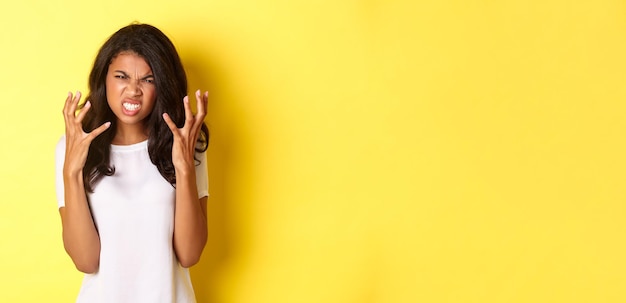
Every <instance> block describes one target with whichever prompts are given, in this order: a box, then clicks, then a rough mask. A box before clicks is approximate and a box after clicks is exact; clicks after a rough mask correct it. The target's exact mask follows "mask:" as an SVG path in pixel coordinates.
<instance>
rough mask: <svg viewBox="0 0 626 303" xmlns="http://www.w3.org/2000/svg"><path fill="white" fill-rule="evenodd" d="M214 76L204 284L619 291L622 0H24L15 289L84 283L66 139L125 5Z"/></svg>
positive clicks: (5, 56)
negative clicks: (64, 156) (64, 177)
mask: <svg viewBox="0 0 626 303" xmlns="http://www.w3.org/2000/svg"><path fill="white" fill-rule="evenodd" d="M135 20H138V21H141V22H146V23H151V24H153V25H156V26H157V27H159V28H160V29H162V30H163V31H164V32H165V33H166V34H167V35H168V36H169V37H171V39H172V40H173V41H174V43H175V44H176V46H177V47H178V49H179V52H180V54H181V56H182V59H183V63H184V64H185V66H186V68H187V70H188V76H189V78H190V90H195V89H196V88H203V89H209V90H210V91H211V100H210V113H209V115H208V117H207V120H206V121H207V123H208V124H209V126H210V128H211V130H212V138H211V146H210V149H209V174H210V180H211V198H210V201H209V202H210V207H209V211H210V215H209V220H210V224H209V225H210V239H209V243H208V245H207V248H206V249H205V252H204V254H203V257H202V260H201V263H200V264H199V265H197V266H196V267H194V268H193V270H192V279H193V283H194V285H195V289H196V293H197V297H198V299H199V301H200V302H220V303H222V302H223V303H248V302H249V303H257V302H268V303H269V302H272V303H283V302H285V303H287V302H289V303H295V302H298V303H303V302H304V303H306V302H311V303H313V302H316V303H318V302H325V303H350V302H354V303H383V302H385V303H386V302H394V303H395V302H398V303H400V302H432V303H438V302H568V303H569V302H625V301H626V257H625V256H626V244H625V241H624V238H625V236H626V221H625V220H624V218H625V215H626V207H625V204H624V200H625V198H626V187H625V186H624V185H623V183H624V181H625V180H626V178H624V172H625V171H626V160H625V159H626V157H625V156H624V155H625V154H626V144H625V143H624V142H625V140H624V138H625V137H626V136H625V135H626V119H624V118H623V117H624V113H625V111H626V106H625V103H624V100H625V99H626V89H625V88H626V85H624V84H625V76H626V59H625V58H626V5H625V3H624V2H623V1H609V0H602V1H580V3H579V1H540V0H531V1H522V0H520V1H463V0H458V1H451V0H446V1H410V0H361V1H357V0H346V1H332V0H318V1H279V0H274V1H269V0H261V1H257V0H231V1H200V0H195V1H194V0H180V1H143V0H142V1H119V0H109V1H78V0H76V1H43V0H42V1H11V2H10V3H9V4H7V3H4V4H3V5H2V9H0V28H1V29H2V30H0V37H1V39H0V41H1V42H0V43H1V47H0V54H1V56H0V85H1V89H0V102H1V105H2V106H1V107H0V129H1V132H0V142H1V144H2V147H0V161H1V164H0V173H1V175H0V182H1V184H2V185H1V190H0V276H1V279H2V281H0V302H72V301H73V300H74V298H75V296H76V294H77V292H78V289H79V287H80V281H81V274H80V273H78V272H77V271H76V270H75V269H74V267H73V265H72V263H71V261H70V259H69V257H67V255H66V254H65V252H64V250H63V246H62V241H61V229H60V220H59V216H58V212H57V207H56V201H55V194H54V177H53V170H54V165H53V162H54V146H55V144H56V142H57V140H58V138H59V137H60V135H61V134H62V133H63V130H64V128H63V119H62V115H61V108H62V106H63V101H64V98H65V96H66V94H67V92H68V91H70V90H72V91H75V90H82V91H85V90H86V82H87V76H88V72H89V70H90V68H91V64H92V60H93V58H94V56H95V54H96V52H97V50H98V48H99V47H100V45H101V44H102V43H103V42H104V40H105V39H106V38H107V37H108V36H109V35H111V34H112V33H113V32H114V31H115V30H117V29H118V28H120V27H122V26H125V25H127V24H128V23H130V22H132V21H135Z"/></svg>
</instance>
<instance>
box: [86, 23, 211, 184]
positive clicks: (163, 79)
mask: <svg viewBox="0 0 626 303" xmlns="http://www.w3.org/2000/svg"><path fill="white" fill-rule="evenodd" d="M123 52H129V53H134V54H137V55H138V56H140V57H142V58H143V59H144V60H146V62H147V63H148V65H149V66H150V68H151V69H152V73H153V75H154V85H155V88H156V100H155V105H154V108H153V110H152V113H150V115H149V116H148V117H146V120H145V125H146V128H147V131H148V153H149V154H150V160H151V161H152V163H153V164H154V165H155V166H156V167H157V169H158V170H159V172H160V173H161V175H162V176H163V178H165V180H167V181H168V182H169V183H170V184H172V186H176V174H175V171H174V164H173V163H172V144H173V135H172V132H171V130H170V129H169V128H168V126H167V124H166V123H165V122H164V121H163V118H162V115H163V113H165V112H167V113H168V114H169V115H170V117H171V118H172V120H173V121H174V123H176V125H177V126H178V127H182V126H183V125H184V122H185V109H184V106H183V102H182V99H183V97H184V96H186V95H187V76H186V75H185V70H184V69H183V64H182V62H181V61H180V57H179V56H178V52H177V51H176V48H175V47H174V44H172V42H171V41H170V40H169V39H168V38H167V36H165V34H163V32H161V31H160V30H159V29H157V28H156V27H154V26H152V25H148V24H138V23H133V24H131V25H128V26H126V27H123V28H121V29H120V30H118V31H117V32H116V33H114V34H113V35H112V36H111V37H110V38H109V39H108V40H107V41H106V42H105V43H104V44H103V45H102V47H101V48H100V50H99V51H98V55H97V56H96V59H95V61H94V64H93V68H92V69H91V73H90V75H89V94H88V95H87V97H86V98H85V100H89V101H90V102H91V104H92V108H91V110H90V111H89V112H87V115H86V116H85V119H84V120H83V130H84V131H85V132H91V131H92V130H94V129H95V128H97V127H98V126H100V125H102V124H103V123H104V122H107V121H110V122H111V126H110V129H109V130H108V131H106V132H104V133H102V134H101V135H99V136H98V137H96V138H95V139H94V140H93V141H92V143H91V146H90V147H89V153H88V154H87V160H86V163H85V167H83V183H84V186H85V190H86V191H88V192H93V189H94V186H95V184H96V183H97V182H98V181H99V180H100V179H102V178H103V177H104V176H112V175H113V174H114V173H115V168H114V167H112V166H111V165H110V152H111V142H112V141H113V138H114V137H115V132H116V129H117V122H116V120H117V119H116V117H115V114H114V113H113V111H112V110H111V108H110V107H109V105H108V103H107V97H106V76H107V72H108V69H109V65H110V64H111V61H112V60H113V59H114V58H115V57H116V56H117V55H119V54H120V53H123ZM208 145H209V130H208V128H207V126H206V124H204V123H203V124H202V128H201V131H200V135H199V136H198V144H197V145H196V152H204V151H206V150H207V148H208ZM196 162H197V161H196Z"/></svg>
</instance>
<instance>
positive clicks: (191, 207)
mask: <svg viewBox="0 0 626 303" xmlns="http://www.w3.org/2000/svg"><path fill="white" fill-rule="evenodd" d="M206 200H207V198H206V197H204V198H202V199H198V191H197V186H196V175H195V169H194V168H193V166H191V168H186V169H176V210H175V212H174V251H175V252H176V256H177V257H178V261H179V262H180V264H181V266H183V267H190V266H192V265H194V264H196V263H198V261H199V260H200V255H201V254H202V250H203V249H204V246H205V245H206V241H207V219H206Z"/></svg>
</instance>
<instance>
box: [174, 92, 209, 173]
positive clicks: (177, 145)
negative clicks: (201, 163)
mask: <svg viewBox="0 0 626 303" xmlns="http://www.w3.org/2000/svg"><path fill="white" fill-rule="evenodd" d="M208 99H209V92H204V94H200V90H197V91H196V101H197V108H198V112H197V113H196V115H195V116H194V115H193V113H192V112H191V106H190V105H189V96H185V97H184V98H183V104H184V107H185V124H184V125H183V127H182V128H178V127H177V126H176V124H175V123H174V121H172V119H171V118H170V116H169V115H168V114H167V113H164V114H163V119H164V120H165V123H167V126H168V127H169V128H170V130H171V131H172V134H173V135H174V144H173V146H172V164H174V168H175V170H176V171H177V172H178V171H180V170H181V169H182V170H185V171H186V172H193V171H194V167H195V163H194V155H195V152H196V142H197V141H198V135H199V134H200V129H201V127H202V123H203V122H204V117H206V108H207V104H208Z"/></svg>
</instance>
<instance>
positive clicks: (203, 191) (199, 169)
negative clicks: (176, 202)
mask: <svg viewBox="0 0 626 303" xmlns="http://www.w3.org/2000/svg"><path fill="white" fill-rule="evenodd" d="M196 159H197V160H199V161H200V163H199V164H198V165H196V186H197V187H198V199H200V198H204V197H208V196H209V174H208V169H207V161H206V151H205V152H202V153H196Z"/></svg>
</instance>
